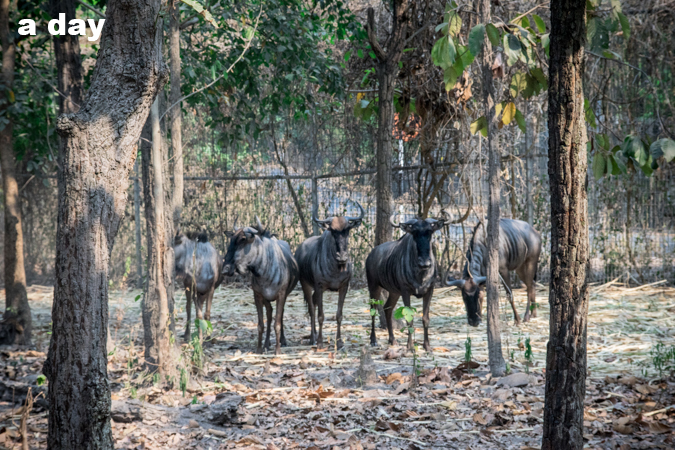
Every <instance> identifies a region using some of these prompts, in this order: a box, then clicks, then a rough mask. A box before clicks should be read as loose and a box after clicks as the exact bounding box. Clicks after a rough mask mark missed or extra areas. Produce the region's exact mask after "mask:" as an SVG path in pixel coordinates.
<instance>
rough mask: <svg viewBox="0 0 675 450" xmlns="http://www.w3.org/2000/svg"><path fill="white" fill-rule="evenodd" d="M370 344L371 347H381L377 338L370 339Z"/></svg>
mask: <svg viewBox="0 0 675 450" xmlns="http://www.w3.org/2000/svg"><path fill="white" fill-rule="evenodd" d="M370 346H371V347H379V345H378V343H377V340H376V339H371V340H370Z"/></svg>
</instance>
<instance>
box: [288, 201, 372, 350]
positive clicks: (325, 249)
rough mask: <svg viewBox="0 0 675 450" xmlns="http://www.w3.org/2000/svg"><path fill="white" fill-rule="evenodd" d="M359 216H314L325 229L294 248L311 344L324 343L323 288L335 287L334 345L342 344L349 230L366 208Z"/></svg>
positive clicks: (358, 222)
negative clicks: (309, 323)
mask: <svg viewBox="0 0 675 450" xmlns="http://www.w3.org/2000/svg"><path fill="white" fill-rule="evenodd" d="M356 204H357V205H358V207H359V209H360V210H361V214H360V215H359V217H348V216H344V217H329V218H328V219H324V220H319V219H317V218H316V217H313V219H314V221H315V222H316V223H318V224H319V225H320V226H321V227H322V228H323V229H324V230H326V231H324V232H323V234H322V235H321V236H313V237H311V238H309V239H307V240H306V241H305V242H303V243H302V244H300V246H299V247H298V249H297V250H296V251H295V260H296V261H297V262H298V268H299V269H300V284H301V285H302V292H303V294H304V296H305V302H307V307H308V310H309V317H310V318H311V321H312V331H311V334H310V344H312V345H314V344H317V345H318V346H319V347H321V346H322V344H323V334H322V333H323V292H324V291H325V290H329V291H338V292H339V294H338V295H339V297H338V307H337V314H336V315H335V318H336V319H337V347H338V348H342V346H343V343H342V337H341V335H340V325H341V324H342V306H343V305H344V302H345V296H346V295H347V289H349V281H350V280H351V278H352V264H351V262H349V230H351V229H352V228H355V227H358V226H359V225H361V221H362V220H363V216H364V215H365V213H366V212H365V210H364V209H363V207H362V206H361V205H360V204H359V203H358V202H357V203H356ZM315 306H317V307H318V308H319V334H318V337H317V333H316V320H315V316H314V307H315Z"/></svg>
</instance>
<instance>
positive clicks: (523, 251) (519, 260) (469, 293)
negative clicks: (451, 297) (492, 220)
mask: <svg viewBox="0 0 675 450" xmlns="http://www.w3.org/2000/svg"><path fill="white" fill-rule="evenodd" d="M486 238H487V227H486V226H484V225H483V223H482V222H480V223H478V225H476V227H475V228H474V230H473V236H472V237H471V243H470V244H469V250H467V252H466V260H467V262H466V264H465V265H464V272H463V273H462V278H461V279H459V280H453V279H451V278H449V277H448V280H447V281H446V285H447V286H458V287H459V288H460V289H461V291H462V299H463V300H464V306H465V307H466V318H467V321H468V322H469V325H471V326H473V327H477V326H478V324H480V322H481V316H482V309H483V293H482V291H481V289H480V287H481V286H482V285H484V284H485V281H486V280H487V277H486V276H485V274H486V273H487V247H486ZM540 253H541V236H539V233H537V231H536V230H535V229H534V228H532V226H530V224H528V223H527V222H523V221H522V220H513V219H501V220H500V221H499V275H501V278H502V280H503V283H504V284H505V287H506V290H507V291H508V299H509V302H510V303H511V308H513V316H514V318H515V322H516V324H518V323H520V316H519V315H518V311H516V306H515V304H514V303H513V293H512V291H511V283H510V281H509V272H510V271H512V270H515V271H516V273H517V274H518V277H519V278H520V280H521V281H522V282H523V283H525V285H526V286H527V311H525V316H524V317H523V320H524V321H525V322H527V321H529V320H530V314H531V315H532V317H537V310H536V309H534V308H532V306H533V305H534V304H535V290H534V282H535V281H536V279H537V264H538V263H539V254H540ZM530 311H531V312H530Z"/></svg>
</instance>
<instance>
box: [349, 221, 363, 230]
mask: <svg viewBox="0 0 675 450" xmlns="http://www.w3.org/2000/svg"><path fill="white" fill-rule="evenodd" d="M359 225H361V219H355V220H350V221H349V229H352V228H356V227H358V226H359Z"/></svg>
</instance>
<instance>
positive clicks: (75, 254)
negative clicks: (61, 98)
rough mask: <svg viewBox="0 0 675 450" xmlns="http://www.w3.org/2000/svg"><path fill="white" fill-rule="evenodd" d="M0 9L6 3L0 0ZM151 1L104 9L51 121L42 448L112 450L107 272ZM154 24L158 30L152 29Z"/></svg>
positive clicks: (146, 72)
mask: <svg viewBox="0 0 675 450" xmlns="http://www.w3.org/2000/svg"><path fill="white" fill-rule="evenodd" d="M4 1H6V0H4ZM160 6H161V2H160V1H159V0H138V1H136V2H126V1H120V0H111V1H110V2H109V3H108V9H107V14H106V21H105V25H104V27H103V35H102V38H101V47H100V50H99V53H98V59H97V61H96V66H95V69H94V74H93V77H92V84H91V87H90V90H89V92H88V95H87V98H86V100H85V101H84V102H83V104H82V105H81V106H80V110H79V111H78V112H77V113H75V114H72V115H64V116H61V117H60V118H59V121H58V125H57V131H58V132H59V135H60V137H61V140H60V154H61V155H62V157H63V160H62V162H61V163H62V167H61V169H62V170H61V172H60V174H59V196H58V198H59V213H58V227H57V239H56V267H55V278H56V283H55V286H54V303H53V306H52V323H53V325H52V336H51V341H50V344H49V354H48V356H47V361H46V362H45V366H44V368H43V371H44V373H45V375H46V376H47V379H48V380H49V393H48V399H49V433H48V438H47V446H48V448H50V449H75V448H77V449H112V448H113V442H112V432H111V426H110V386H109V384H108V374H107V349H106V331H107V326H108V264H109V259H110V252H111V250H112V247H113V244H114V241H115V236H116V234H117V231H118V229H119V226H120V222H121V220H122V218H123V217H124V209H125V203H126V198H127V188H128V186H129V172H130V171H131V168H132V167H133V165H134V160H135V157H136V151H135V147H136V142H137V141H138V138H139V137H140V134H141V129H142V127H143V123H144V122H145V119H146V118H147V115H148V112H149V111H150V105H151V104H152V102H153V100H154V98H155V96H156V94H157V92H158V91H159V89H160V87H161V85H162V84H163V83H164V82H165V81H166V68H165V67H164V64H163V62H162V60H161V54H160V52H159V46H158V40H157V38H158V34H157V33H156V31H157V23H158V22H157V20H156V19H157V16H158V14H159V11H160ZM160 23H161V22H160Z"/></svg>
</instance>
